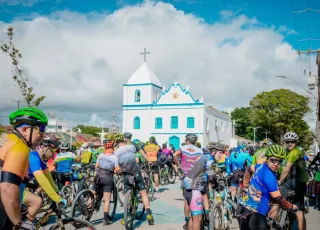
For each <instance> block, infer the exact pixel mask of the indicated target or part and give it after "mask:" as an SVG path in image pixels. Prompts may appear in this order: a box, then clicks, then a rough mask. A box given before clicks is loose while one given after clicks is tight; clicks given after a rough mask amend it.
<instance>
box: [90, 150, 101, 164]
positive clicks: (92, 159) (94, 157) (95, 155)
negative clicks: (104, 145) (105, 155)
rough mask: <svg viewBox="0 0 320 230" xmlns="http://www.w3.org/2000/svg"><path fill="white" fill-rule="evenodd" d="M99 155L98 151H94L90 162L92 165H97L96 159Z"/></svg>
mask: <svg viewBox="0 0 320 230" xmlns="http://www.w3.org/2000/svg"><path fill="white" fill-rule="evenodd" d="M100 153H101V152H100V150H96V151H94V152H93V153H92V156H91V162H92V163H93V164H95V163H97V159H98V157H99V155H100Z"/></svg>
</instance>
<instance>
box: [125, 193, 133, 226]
mask: <svg viewBox="0 0 320 230" xmlns="http://www.w3.org/2000/svg"><path fill="white" fill-rule="evenodd" d="M132 193H133V191H132V190H129V191H127V192H126V196H125V198H124V203H123V220H124V225H125V228H126V230H131V229H132V228H133V221H134V217H135V216H134V215H132V211H133V208H135V207H132V206H133V205H132V203H133V202H132V197H133V195H132ZM128 209H129V213H128Z"/></svg>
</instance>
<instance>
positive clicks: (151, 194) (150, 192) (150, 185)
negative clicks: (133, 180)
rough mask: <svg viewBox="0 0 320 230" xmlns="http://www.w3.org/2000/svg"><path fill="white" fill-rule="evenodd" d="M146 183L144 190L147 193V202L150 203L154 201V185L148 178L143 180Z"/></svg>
mask: <svg viewBox="0 0 320 230" xmlns="http://www.w3.org/2000/svg"><path fill="white" fill-rule="evenodd" d="M145 182H146V188H147V193H148V197H149V201H152V200H153V199H154V184H153V181H152V180H151V179H150V178H148V177H147V178H146V179H145Z"/></svg>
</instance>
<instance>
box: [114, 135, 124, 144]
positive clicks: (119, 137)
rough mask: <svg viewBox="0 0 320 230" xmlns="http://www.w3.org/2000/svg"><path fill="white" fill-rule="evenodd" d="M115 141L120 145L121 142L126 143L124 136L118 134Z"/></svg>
mask: <svg viewBox="0 0 320 230" xmlns="http://www.w3.org/2000/svg"><path fill="white" fill-rule="evenodd" d="M114 141H115V142H116V143H119V142H120V141H124V135H122V134H120V133H119V134H116V135H115V136H114Z"/></svg>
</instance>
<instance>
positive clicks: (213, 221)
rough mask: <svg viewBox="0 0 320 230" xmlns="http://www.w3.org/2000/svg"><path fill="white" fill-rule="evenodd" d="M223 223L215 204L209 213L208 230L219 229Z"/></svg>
mask: <svg viewBox="0 0 320 230" xmlns="http://www.w3.org/2000/svg"><path fill="white" fill-rule="evenodd" d="M222 223H223V217H222V212H221V207H220V206H219V205H217V204H215V205H214V206H213V207H212V208H211V211H210V216H209V230H216V229H221V228H222Z"/></svg>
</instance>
